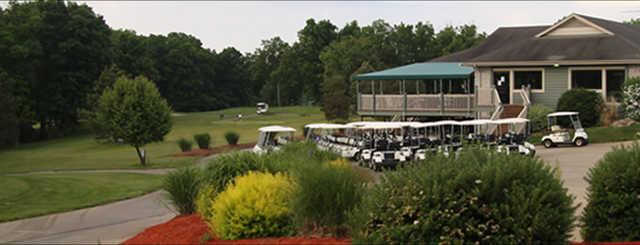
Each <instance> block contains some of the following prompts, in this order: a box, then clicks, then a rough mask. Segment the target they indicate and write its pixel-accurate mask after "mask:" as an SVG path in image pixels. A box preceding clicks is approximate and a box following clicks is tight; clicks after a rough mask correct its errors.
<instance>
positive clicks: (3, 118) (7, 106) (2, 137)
mask: <svg viewBox="0 0 640 245" xmlns="http://www.w3.org/2000/svg"><path fill="white" fill-rule="evenodd" d="M12 92H13V89H12V87H11V81H10V80H9V78H8V75H7V73H5V72H4V71H2V69H0V148H3V147H6V146H13V145H15V144H17V143H18V138H19V130H18V123H19V121H18V117H17V108H16V99H15V97H14V96H13V93H12Z"/></svg>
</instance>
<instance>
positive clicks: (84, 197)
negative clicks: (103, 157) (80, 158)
mask: <svg viewBox="0 0 640 245" xmlns="http://www.w3.org/2000/svg"><path fill="white" fill-rule="evenodd" d="M161 183H162V176H157V175H149V174H128V173H127V174H124V173H117V174H115V173H73V174H34V175H23V176H2V177H1V178H0V186H3V188H0V222H2V221H9V220H15V219H21V218H27V217H33V216H38V215H42V214H48V213H55V212H63V211H69V210H74V209H79V208H84V207H91V206H95V205H99V204H103V203H107V202H112V201H116V200H121V199H125V198H130V197H134V196H139V195H142V194H144V193H148V192H151V191H154V190H157V189H159V188H160V186H161Z"/></svg>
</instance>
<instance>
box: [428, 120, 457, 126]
mask: <svg viewBox="0 0 640 245" xmlns="http://www.w3.org/2000/svg"><path fill="white" fill-rule="evenodd" d="M444 125H460V122H458V121H453V120H444V121H437V122H434V123H432V125H431V126H444Z"/></svg>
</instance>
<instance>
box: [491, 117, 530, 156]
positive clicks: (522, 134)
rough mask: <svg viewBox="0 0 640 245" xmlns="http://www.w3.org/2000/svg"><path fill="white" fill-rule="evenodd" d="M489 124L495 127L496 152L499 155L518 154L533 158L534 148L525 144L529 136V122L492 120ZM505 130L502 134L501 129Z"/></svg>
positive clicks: (509, 119)
mask: <svg viewBox="0 0 640 245" xmlns="http://www.w3.org/2000/svg"><path fill="white" fill-rule="evenodd" d="M490 124H495V125H496V126H497V127H496V129H497V133H498V139H497V148H496V151H497V152H499V153H506V154H507V155H508V154H511V153H519V154H522V155H526V156H534V155H535V154H536V147H535V146H534V145H533V144H531V143H529V142H527V141H526V139H527V138H528V137H529V135H530V133H529V132H530V127H529V126H530V125H529V120H528V119H525V118H504V119H499V120H493V121H491V122H490ZM505 127H506V129H507V132H506V133H503V128H505Z"/></svg>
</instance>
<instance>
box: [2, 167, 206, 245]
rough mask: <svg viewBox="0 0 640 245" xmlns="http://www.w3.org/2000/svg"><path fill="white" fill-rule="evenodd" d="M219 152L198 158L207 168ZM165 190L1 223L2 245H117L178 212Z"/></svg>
mask: <svg viewBox="0 0 640 245" xmlns="http://www.w3.org/2000/svg"><path fill="white" fill-rule="evenodd" d="M215 156H216V155H212V156H208V157H205V158H202V159H200V160H198V162H197V163H196V165H195V166H198V167H204V166H205V163H206V162H207V161H208V160H209V159H212V158H214V157H215ZM173 170H174V169H170V168H167V169H113V170H71V171H42V172H32V173H23V174H47V173H89V172H90V173H98V172H108V173H144V174H166V173H168V172H170V171H173ZM166 195H167V193H166V192H165V191H162V190H160V191H155V192H152V193H149V194H146V195H143V196H139V197H135V198H131V199H127V200H123V201H118V202H114V203H109V204H105V205H100V206H96V207H92V208H85V209H79V210H74V211H69V212H64V213H56V214H50V215H44V216H39V217H34V218H27V219H22V220H17V221H11V222H5V223H0V244H6V243H19V244H25V243H26V244H116V243H120V242H123V241H124V240H126V239H128V238H130V237H132V236H134V235H135V234H138V233H139V232H141V231H142V230H144V229H145V228H148V227H150V226H153V225H156V224H160V223H164V222H166V221H168V220H170V219H171V218H173V217H175V216H176V215H177V212H175V211H174V210H173V209H172V207H171V205H170V203H169V201H168V199H167V197H166Z"/></svg>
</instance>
